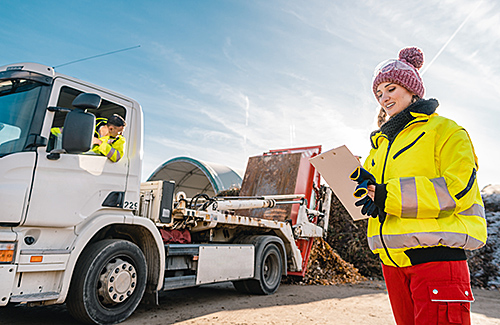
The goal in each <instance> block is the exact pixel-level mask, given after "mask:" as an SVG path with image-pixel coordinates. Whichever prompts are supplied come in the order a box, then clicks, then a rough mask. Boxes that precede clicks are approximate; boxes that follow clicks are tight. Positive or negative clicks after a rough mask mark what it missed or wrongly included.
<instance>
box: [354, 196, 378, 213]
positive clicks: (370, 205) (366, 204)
mask: <svg viewBox="0 0 500 325" xmlns="http://www.w3.org/2000/svg"><path fill="white" fill-rule="evenodd" d="M354 205H355V206H357V207H360V206H363V207H362V208H361V214H363V215H365V216H370V217H372V218H376V217H378V216H379V214H380V213H379V210H378V207H377V206H376V205H375V202H373V200H372V199H371V198H370V197H369V196H368V195H365V197H364V198H362V199H361V200H358V201H356V203H354Z"/></svg>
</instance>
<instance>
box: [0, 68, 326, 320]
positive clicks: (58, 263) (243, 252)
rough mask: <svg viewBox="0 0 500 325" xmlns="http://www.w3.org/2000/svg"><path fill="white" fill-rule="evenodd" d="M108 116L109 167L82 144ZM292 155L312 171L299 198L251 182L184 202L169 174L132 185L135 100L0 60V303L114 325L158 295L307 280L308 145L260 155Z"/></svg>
mask: <svg viewBox="0 0 500 325" xmlns="http://www.w3.org/2000/svg"><path fill="white" fill-rule="evenodd" d="M112 114H118V115H120V116H122V117H123V118H124V119H125V121H126V124H127V126H126V128H125V130H124V134H123V135H124V137H125V138H126V148H125V154H124V156H123V157H122V158H121V159H120V160H119V161H118V162H112V161H110V160H109V159H107V158H106V157H105V156H102V155H97V154H94V153H93V152H92V151H91V150H90V149H91V147H92V137H93V136H94V131H95V124H96V118H106V117H109V116H111V115H112ZM316 149H317V148H316ZM313 151H314V150H313ZM317 153H318V150H316V151H314V152H313V153H312V155H314V154H317ZM293 154H295V155H299V157H300V158H299V161H300V164H301V166H300V168H296V172H299V171H300V173H303V171H301V170H303V169H304V168H305V170H306V174H307V175H309V176H307V177H306V178H305V180H304V179H301V178H300V177H299V179H300V182H298V183H300V184H297V186H296V187H295V188H296V189H299V190H298V192H297V191H295V190H293V189H292V193H262V191H261V192H260V193H257V192H258V191H257V192H256V191H255V189H256V187H255V186H254V185H255V184H254V183H255V182H254V183H252V177H249V178H248V181H247V184H249V185H251V186H250V187H251V188H252V189H253V190H254V191H253V194H254V195H249V196H241V195H240V196H217V195H215V196H209V195H207V194H204V193H196V194H194V195H193V194H191V195H190V196H191V197H188V195H186V193H185V192H183V191H180V190H179V189H178V188H176V186H175V183H173V182H172V181H170V180H168V179H159V180H158V179H157V180H151V179H150V180H148V181H146V182H141V167H142V159H143V112H142V108H141V106H140V105H139V103H137V102H136V101H135V100H133V99H131V98H128V97H126V96H123V95H121V94H118V93H115V92H113V91H110V90H107V89H104V88H102V87H99V86H96V85H94V84H91V83H88V82H84V81H82V80H78V79H76V78H73V77H70V76H66V75H63V74H60V73H57V72H56V71H54V69H53V68H52V67H50V66H45V65H41V64H38V63H19V64H11V65H6V66H3V67H0V206H1V213H0V278H1V279H2V281H1V282H0V306H7V305H9V304H10V305H12V304H27V305H28V306H36V305H52V304H63V303H66V306H67V308H68V311H69V312H70V314H71V315H72V316H73V317H74V318H75V319H77V320H78V321H81V322H85V323H97V324H113V323H118V322H121V321H123V320H125V319H126V318H127V317H129V316H130V315H131V314H132V313H133V312H134V311H135V310H136V308H137V306H138V305H139V303H141V301H142V302H143V303H158V293H159V292H160V291H165V290H173V289H179V288H186V287H193V286H199V285H203V284H208V283H216V282H224V281H232V282H233V284H234V287H235V288H236V289H237V290H238V291H241V292H245V293H250V294H273V293H274V292H275V291H276V290H277V289H278V287H279V285H280V282H281V279H282V276H285V275H287V274H288V275H289V274H293V275H299V276H300V275H303V274H304V272H305V267H306V265H307V259H308V257H309V255H308V254H309V251H310V249H311V245H312V240H313V238H316V237H321V236H323V235H324V234H325V230H326V228H327V226H328V213H329V208H330V207H329V204H330V203H329V198H330V195H329V194H328V193H330V192H329V191H330V189H329V188H327V187H325V186H321V185H319V174H317V172H315V171H314V169H313V168H312V167H311V166H310V165H309V164H308V161H307V158H308V157H310V156H311V150H308V148H298V149H297V150H292V151H290V150H276V151H272V152H269V153H266V154H265V155H263V157H265V159H266V161H267V160H268V159H280V158H282V157H288V156H287V155H293ZM311 168H312V169H311ZM247 172H248V168H247ZM253 172H254V174H255V172H259V170H258V168H254V169H253ZM287 173H289V170H288V171H285V173H283V174H282V176H281V177H282V178H283V179H288V178H289V177H292V178H293V176H290V175H289V174H287ZM300 173H299V174H300ZM311 175H312V176H311ZM254 176H255V175H254ZM271 177H272V176H271ZM253 180H255V177H254V178H253ZM271 181H272V180H271ZM275 181H276V182H278V183H279V182H281V181H282V180H280V179H276V180H275ZM306 183H307V184H306ZM304 186H305V187H304ZM301 187H302V188H304V189H301ZM306 189H307V190H306ZM264 190H265V188H264ZM283 207H287V208H286V209H284V208H283ZM273 209H274V210H273ZM252 211H255V212H256V215H257V216H256V215H253V212H252ZM259 211H260V215H259V214H258V212H259ZM262 211H267V212H266V213H264V214H262ZM272 211H278V212H276V215H279V213H281V212H283V211H288V212H285V215H284V217H281V218H274V217H273V216H274V215H275V214H274V212H272ZM280 211H281V212H280ZM167 238H168V239H167Z"/></svg>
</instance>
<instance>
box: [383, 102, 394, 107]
mask: <svg viewBox="0 0 500 325" xmlns="http://www.w3.org/2000/svg"><path fill="white" fill-rule="evenodd" d="M394 105H395V103H390V104H388V105H387V106H386V107H385V108H391V107H392V106H394Z"/></svg>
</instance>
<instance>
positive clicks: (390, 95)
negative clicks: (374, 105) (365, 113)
mask: <svg viewBox="0 0 500 325" xmlns="http://www.w3.org/2000/svg"><path fill="white" fill-rule="evenodd" d="M376 95H377V100H378V102H379V104H380V106H382V107H383V108H384V110H385V112H386V113H387V115H389V116H390V117H392V116H394V115H396V114H398V113H399V112H401V111H402V110H404V109H405V108H407V107H408V106H409V105H410V104H411V102H412V100H413V93H411V92H410V91H408V90H407V89H406V88H405V87H402V86H400V85H398V84H395V83H392V82H383V83H381V84H380V85H378V87H377V94H376Z"/></svg>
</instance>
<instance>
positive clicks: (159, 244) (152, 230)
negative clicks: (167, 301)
mask: <svg viewBox="0 0 500 325" xmlns="http://www.w3.org/2000/svg"><path fill="white" fill-rule="evenodd" d="M114 227H118V228H119V227H138V229H140V230H141V232H143V233H144V232H145V233H147V234H150V235H151V238H153V241H154V244H156V245H150V246H155V247H156V248H158V249H157V250H154V251H150V254H148V253H147V252H144V255H145V257H146V260H148V282H149V281H150V279H153V280H155V282H157V285H156V288H155V289H156V291H158V290H161V288H162V287H163V281H162V279H163V277H164V273H165V269H164V265H165V250H164V249H162V248H163V247H164V246H163V240H162V238H161V235H160V232H159V231H158V229H157V228H156V226H155V224H154V223H153V222H152V221H151V220H150V219H146V218H143V217H136V216H125V215H99V216H96V217H94V218H93V219H92V220H89V222H87V223H86V224H85V225H82V226H78V227H77V229H75V232H76V233H77V237H76V239H75V241H74V243H73V245H72V248H71V255H70V258H69V260H68V264H67V266H66V270H65V272H64V275H63V280H62V285H61V290H60V295H59V298H58V300H57V301H56V303H63V302H64V301H65V300H66V297H67V295H68V291H69V286H70V283H71V277H72V276H73V271H74V268H75V265H76V262H77V261H78V258H79V257H80V255H81V253H82V252H83V250H84V249H85V248H86V247H87V246H88V245H89V243H92V242H95V240H94V241H93V239H94V238H96V235H98V234H99V232H100V231H102V230H104V229H106V228H109V229H111V228H114ZM139 246H141V245H140V243H139ZM141 248H143V247H141ZM148 248H151V247H148ZM153 256H157V257H159V261H158V263H155V264H157V267H155V268H151V267H150V265H151V263H154V261H152V260H151V259H152V258H153ZM150 269H153V270H151V271H150ZM151 272H153V273H151ZM152 276H154V278H152Z"/></svg>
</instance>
